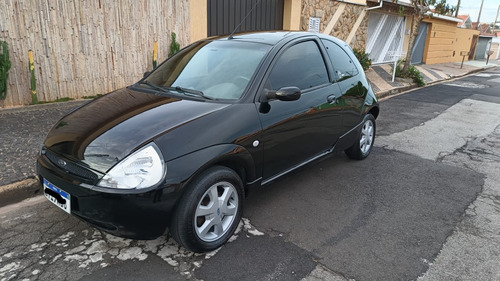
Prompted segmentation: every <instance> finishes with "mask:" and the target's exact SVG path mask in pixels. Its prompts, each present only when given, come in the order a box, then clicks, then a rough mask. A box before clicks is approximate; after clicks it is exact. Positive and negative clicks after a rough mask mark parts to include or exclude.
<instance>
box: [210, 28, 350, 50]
mask: <svg viewBox="0 0 500 281" xmlns="http://www.w3.org/2000/svg"><path fill="white" fill-rule="evenodd" d="M306 36H316V37H319V38H322V39H329V40H332V41H334V42H335V43H337V44H339V45H341V46H343V47H345V46H347V44H346V43H345V42H344V41H342V40H340V39H338V38H336V37H333V36H330V35H326V34H321V33H313V32H307V31H283V30H276V31H257V32H255V31H254V32H244V33H237V34H234V35H233V36H232V37H230V36H229V35H222V36H214V37H210V38H207V40H212V41H226V40H237V41H246V42H255V43H262V44H267V45H273V46H274V45H277V44H278V43H280V42H282V41H286V42H288V41H291V40H293V39H296V38H300V37H306Z"/></svg>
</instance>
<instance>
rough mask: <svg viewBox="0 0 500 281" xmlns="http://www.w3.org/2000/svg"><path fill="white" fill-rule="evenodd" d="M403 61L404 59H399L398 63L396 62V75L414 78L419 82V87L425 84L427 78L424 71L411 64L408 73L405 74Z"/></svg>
mask: <svg viewBox="0 0 500 281" xmlns="http://www.w3.org/2000/svg"><path fill="white" fill-rule="evenodd" d="M403 63H404V60H399V61H398V63H397V64H396V77H403V78H411V79H413V81H415V82H416V83H417V85H418V86H419V87H422V86H424V85H425V80H424V76H423V75H422V73H421V72H420V71H419V70H418V69H417V68H416V67H415V66H414V65H411V66H410V67H409V68H408V73H406V74H405V73H404V72H403V67H402V64H403Z"/></svg>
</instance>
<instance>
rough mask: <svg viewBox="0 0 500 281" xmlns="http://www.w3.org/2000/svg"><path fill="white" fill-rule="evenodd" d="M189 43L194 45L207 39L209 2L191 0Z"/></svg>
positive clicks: (205, 0)
mask: <svg viewBox="0 0 500 281" xmlns="http://www.w3.org/2000/svg"><path fill="white" fill-rule="evenodd" d="M189 15H190V17H189V24H190V28H189V29H190V31H191V33H190V36H189V42H191V43H193V42H196V41H198V40H201V39H203V38H206V37H207V31H208V19H207V17H208V15H207V0H189Z"/></svg>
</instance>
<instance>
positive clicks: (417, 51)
mask: <svg viewBox="0 0 500 281" xmlns="http://www.w3.org/2000/svg"><path fill="white" fill-rule="evenodd" d="M428 25H429V24H428V23H425V22H422V23H420V28H419V29H418V35H417V38H416V39H415V44H414V45H413V50H412V55H411V64H421V63H422V60H423V58H424V49H425V39H426V38H427V27H428Z"/></svg>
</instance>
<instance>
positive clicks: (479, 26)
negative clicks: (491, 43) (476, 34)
mask: <svg viewBox="0 0 500 281" xmlns="http://www.w3.org/2000/svg"><path fill="white" fill-rule="evenodd" d="M483 3H484V0H481V8H479V16H477V29H479V31H481V32H482V30H481V21H480V19H481V12H482V11H483Z"/></svg>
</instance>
